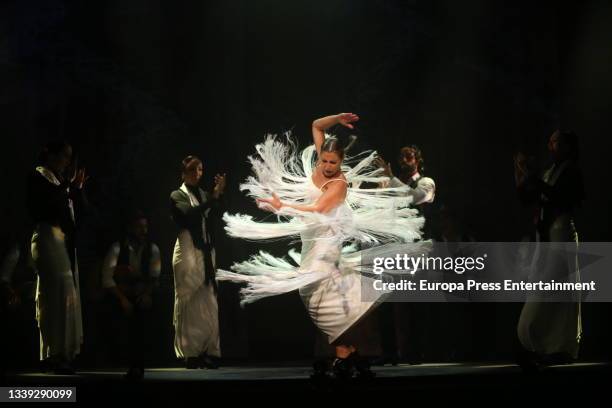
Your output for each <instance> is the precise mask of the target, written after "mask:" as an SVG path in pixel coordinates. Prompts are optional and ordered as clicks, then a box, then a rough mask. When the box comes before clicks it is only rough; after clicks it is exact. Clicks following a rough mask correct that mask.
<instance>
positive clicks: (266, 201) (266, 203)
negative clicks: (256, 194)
mask: <svg viewBox="0 0 612 408" xmlns="http://www.w3.org/2000/svg"><path fill="white" fill-rule="evenodd" d="M257 205H258V206H259V208H261V209H263V210H269V207H272V208H274V209H275V210H280V208H281V207H282V206H283V203H282V202H281V200H280V198H278V196H277V195H276V194H275V193H272V198H258V199H257ZM266 207H268V208H266Z"/></svg>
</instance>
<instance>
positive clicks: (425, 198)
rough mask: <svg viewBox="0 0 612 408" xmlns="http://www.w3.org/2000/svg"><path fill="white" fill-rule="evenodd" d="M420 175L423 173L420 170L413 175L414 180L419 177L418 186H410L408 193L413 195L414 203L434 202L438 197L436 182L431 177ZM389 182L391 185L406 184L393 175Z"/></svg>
mask: <svg viewBox="0 0 612 408" xmlns="http://www.w3.org/2000/svg"><path fill="white" fill-rule="evenodd" d="M419 177H421V175H420V174H419V173H418V172H417V173H415V174H413V175H412V177H411V179H412V180H417V179H418V181H417V186H416V187H415V188H410V191H409V192H408V195H409V196H411V197H412V204H413V205H419V204H425V203H433V201H434V198H435V197H436V183H434V181H433V179H431V178H429V177H421V178H419ZM389 184H390V186H391V187H403V186H406V184H404V183H402V181H401V180H400V179H398V178H397V177H393V178H392V179H391V181H390V183H389Z"/></svg>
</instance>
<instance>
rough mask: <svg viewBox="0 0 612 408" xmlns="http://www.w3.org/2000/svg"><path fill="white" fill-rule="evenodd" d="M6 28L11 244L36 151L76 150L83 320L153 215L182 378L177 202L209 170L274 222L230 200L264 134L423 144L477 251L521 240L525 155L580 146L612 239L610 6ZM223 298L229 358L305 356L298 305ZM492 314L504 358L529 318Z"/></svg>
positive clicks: (46, 13)
mask: <svg viewBox="0 0 612 408" xmlns="http://www.w3.org/2000/svg"><path fill="white" fill-rule="evenodd" d="M0 19H1V23H0V29H1V31H0V60H1V64H0V78H1V79H0V81H1V82H0V104H1V108H2V109H1V112H2V116H1V117H2V125H3V126H2V129H3V131H2V140H3V146H4V148H3V153H4V154H3V160H1V161H0V166H2V174H3V180H4V185H5V190H4V191H5V193H4V194H3V198H2V200H0V202H1V205H2V209H1V211H2V212H1V217H2V232H3V237H2V240H3V244H6V243H7V242H8V241H9V239H10V238H8V237H10V236H12V233H13V232H14V231H19V230H23V229H24V228H27V219H26V214H25V210H24V190H25V188H24V181H25V177H26V174H27V172H28V171H29V170H30V169H31V168H32V166H33V163H34V160H35V158H36V156H37V154H38V152H39V150H40V147H41V146H42V145H43V144H44V143H45V142H46V141H47V140H50V139H54V138H64V139H68V140H70V141H71V142H72V143H73V145H74V147H75V151H76V152H77V153H78V156H79V161H80V163H81V164H82V165H83V166H85V167H86V168H87V170H88V171H89V173H90V174H91V181H90V182H89V186H88V192H89V198H90V201H91V202H92V203H93V205H94V207H95V211H94V212H93V213H90V214H89V215H88V216H87V217H86V218H85V219H84V221H83V223H82V225H81V242H80V244H79V245H80V248H79V249H80V254H81V262H82V270H81V273H82V276H83V277H82V280H83V292H84V298H85V299H86V306H85V307H86V308H87V310H89V311H90V312H89V314H88V315H89V316H91V315H94V314H95V313H94V312H93V311H94V310H95V304H96V302H97V300H98V298H99V272H98V269H99V262H100V258H101V256H103V254H104V252H105V251H106V249H107V247H108V245H109V244H110V242H112V240H113V239H115V238H116V236H117V234H118V231H119V230H120V227H121V225H120V219H121V217H122V215H123V214H125V213H126V212H127V211H128V210H129V209H131V208H134V207H138V208H141V209H143V210H144V211H146V212H147V213H148V214H149V215H150V217H151V237H152V239H153V240H154V241H155V242H157V243H158V244H159V246H160V248H161V251H162V256H163V264H164V270H163V274H164V279H163V281H162V292H163V294H162V303H161V305H162V306H163V307H161V311H160V319H159V321H160V323H159V325H160V331H159V332H160V338H159V344H160V345H159V350H160V351H159V354H158V355H159V356H160V363H162V362H168V361H172V352H171V347H170V344H171V343H170V342H171V340H172V332H171V314H172V310H171V309H172V296H173V295H172V272H171V254H172V248H173V245H174V239H175V231H174V227H173V225H172V222H171V220H170V218H169V211H168V196H169V193H170V192H171V191H172V190H173V189H175V188H177V187H178V185H179V184H180V180H179V179H180V177H179V164H180V161H181V160H182V158H183V157H184V156H186V155H187V154H197V155H199V156H200V157H201V158H202V159H203V161H204V168H205V184H207V185H209V186H210V184H211V181H212V177H213V176H214V174H215V173H217V172H226V173H227V175H228V189H227V202H228V210H229V211H231V212H237V211H240V212H249V213H256V214H259V215H261V216H265V214H263V213H260V212H257V210H256V208H255V206H254V205H253V203H252V202H250V201H249V200H247V199H246V198H245V197H243V196H242V194H241V193H240V192H239V191H238V184H239V183H240V181H241V180H243V179H244V178H245V177H246V176H247V175H248V174H249V171H250V170H249V167H248V165H247V162H246V157H247V155H249V154H252V153H253V152H254V149H253V146H254V144H255V143H257V142H258V141H260V140H262V137H263V135H264V134H266V133H281V132H284V131H286V130H292V132H293V135H294V136H295V137H296V138H297V140H298V141H299V143H300V145H301V146H302V147H304V146H306V145H307V144H308V143H310V123H311V121H312V120H313V119H314V118H316V117H319V116H322V115H326V114H331V113H337V112H341V111H352V112H356V113H358V114H359V115H360V116H361V118H362V120H361V122H360V123H359V126H358V135H359V140H358V144H357V146H356V147H355V150H362V149H376V150H378V151H379V152H380V153H381V154H382V155H383V156H384V157H386V158H388V159H390V160H392V162H393V163H394V164H395V158H396V156H397V152H398V150H399V148H400V147H401V146H403V145H406V144H413V143H414V144H417V145H419V146H420V147H421V149H422V151H423V153H424V156H425V158H426V167H427V169H426V173H427V174H428V175H430V176H431V177H433V178H434V179H435V180H436V183H437V186H438V194H437V203H436V208H442V207H444V208H448V209H451V210H452V211H453V213H454V214H457V215H458V217H459V218H460V220H461V223H462V225H464V227H465V228H466V229H467V230H469V231H470V233H471V234H472V235H473V236H474V237H475V238H476V239H478V240H483V241H484V240H489V241H513V240H518V239H520V237H521V236H522V234H523V233H524V232H525V229H526V227H527V222H528V220H527V217H526V214H525V213H524V211H522V210H521V208H520V206H519V203H518V201H517V198H516V194H515V191H514V188H513V182H514V180H513V165H512V155H513V153H514V152H516V151H518V150H524V151H526V152H528V153H530V154H532V155H534V156H536V157H538V158H540V159H541V160H542V161H543V160H544V158H545V147H546V139H547V138H548V136H549V135H550V134H551V132H552V131H553V130H554V129H555V128H557V127H562V128H567V129H573V130H575V131H576V132H577V133H578V135H579V136H580V138H581V145H582V153H583V161H582V167H583V171H584V176H585V180H586V188H587V193H588V197H587V200H586V201H585V203H584V211H583V212H582V213H581V214H580V216H579V219H578V225H579V228H580V232H581V238H582V240H585V241H608V240H610V235H611V234H610V227H611V222H610V211H609V209H610V205H611V200H610V197H611V195H610V189H609V188H608V187H607V182H606V181H607V178H608V176H609V170H605V169H606V168H607V167H606V166H607V164H608V162H607V160H608V159H609V151H608V150H607V149H606V148H604V146H606V145H608V141H607V139H608V138H609V130H608V129H609V124H608V119H609V116H610V109H609V97H610V96H611V95H612V92H611V91H612V79H611V78H612V77H611V76H610V70H611V69H612V47H610V44H612V30H611V29H610V26H609V21H611V19H612V5H611V4H610V3H609V2H606V1H586V2H583V1H575V2H569V3H563V2H562V3H559V2H553V1H543V2H526V1H525V2H523V1H519V2H504V1H485V0H474V1H468V2H457V1H450V0H440V1H424V0H423V1H421V0H412V1H399V0H398V1H396V0H385V1H382V0H371V1H360V0H359V1H356V0H325V1H320V0H311V1H279V0H258V1H248V0H235V1H185V2H171V1H160V0H131V1H119V0H110V1H87V2H82V1H70V0H19V1H9V2H3V3H2V5H1V6H0ZM396 169H397V167H396ZM218 247H219V248H218V252H219V258H220V263H221V265H222V266H225V267H227V266H229V265H230V264H231V263H232V262H234V261H238V260H241V259H244V258H246V257H247V256H248V255H249V254H250V253H252V252H253V251H255V250H257V249H259V248H260V246H259V245H255V244H252V243H245V242H242V241H236V240H232V239H229V238H226V237H223V238H221V240H220V242H219V244H218ZM266 248H267V249H268V250H270V251H272V252H273V253H276V254H281V253H284V252H285V251H286V249H287V247H286V244H285V243H275V244H272V245H266ZM220 295H221V297H220V304H221V324H222V337H223V340H222V344H223V349H224V353H225V355H226V356H230V357H246V356H249V357H251V358H254V359H257V358H259V359H265V358H277V359H278V358H281V359H290V358H304V357H309V356H311V355H312V351H313V343H314V339H315V329H314V327H313V326H312V324H311V323H310V321H309V320H308V317H307V315H306V312H305V310H304V308H303V306H302V304H301V301H300V299H299V296H298V295H297V294H296V293H292V294H288V295H285V296H279V297H277V298H273V299H267V300H264V301H261V302H259V303H257V304H255V305H252V306H249V307H247V308H246V309H241V308H240V307H239V306H238V294H237V289H236V288H235V287H233V286H227V285H223V286H222V288H221V293H220ZM481 309H483V310H484V309H487V310H489V311H490V310H493V312H491V313H489V314H481V315H482V316H484V317H483V320H482V321H479V322H476V324H475V325H474V328H473V329H471V330H473V332H471V333H470V334H469V336H470V338H471V339H473V342H474V343H475V344H478V350H479V354H478V357H480V358H489V357H490V356H500V355H501V356H504V355H506V354H504V353H507V352H509V349H510V344H511V343H512V340H511V337H512V336H513V335H514V327H515V323H516V319H517V318H518V312H519V311H520V305H518V306H517V305H493V306H491V305H481ZM609 311H610V308H609V305H606V304H602V305H586V306H585V327H586V330H587V331H586V334H585V346H584V348H583V350H584V354H583V355H586V356H587V357H588V356H589V355H591V356H600V355H602V353H603V354H605V353H609V352H608V351H607V350H605V348H604V347H603V345H602V344H603V343H604V342H605V341H607V342H608V343H609V340H610V334H609V328H608V327H607V326H608V325H607V324H606V322H607V316H608V314H607V313H608V312H609ZM88 315H87V312H86V317H87V316H88ZM479 316H480V315H479ZM90 319H91V317H90ZM491 320H493V322H492V321H491ZM440 325H441V326H444V325H445V322H444V320H443V317H442V320H441V321H440ZM88 327H89V328H90V331H89V333H87V332H86V334H85V335H86V339H87V341H88V342H89V343H88V344H89V345H88V347H87V350H89V351H90V352H91V353H93V354H95V348H96V344H95V337H96V336H95V335H93V334H90V333H95V327H92V324H91V323H89V324H88V322H86V329H87V328H88ZM606 339H607V340H606ZM440 347H444V343H443V342H440ZM92 350H93V351H92ZM608 355H609V354H608ZM491 358H493V357H491Z"/></svg>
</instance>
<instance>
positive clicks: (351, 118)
mask: <svg viewBox="0 0 612 408" xmlns="http://www.w3.org/2000/svg"><path fill="white" fill-rule="evenodd" d="M358 120H359V116H357V115H355V114H354V113H339V114H338V123H340V124H341V125H342V126H346V127H347V128H349V129H354V128H355V127H354V126H353V125H351V123H354V122H357V121H358Z"/></svg>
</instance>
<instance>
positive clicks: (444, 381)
mask: <svg viewBox="0 0 612 408" xmlns="http://www.w3.org/2000/svg"><path fill="white" fill-rule="evenodd" d="M373 370H374V372H375V373H376V377H375V378H374V379H371V380H360V379H352V380H350V381H348V382H341V381H338V380H333V379H329V380H328V381H323V382H314V381H312V380H311V379H310V372H311V368H310V367H309V365H308V364H306V363H299V364H295V365H292V366H288V365H283V366H231V367H222V368H220V369H218V370H186V369H183V368H152V369H148V370H147V371H146V373H145V378H144V380H143V381H142V382H139V383H131V382H128V381H126V380H125V379H124V378H123V374H124V371H123V370H119V369H117V370H114V369H112V370H85V369H84V370H79V371H78V372H77V375H76V376H57V375H49V374H45V373H41V372H13V373H8V374H7V376H6V378H5V385H6V386H75V387H76V394H77V399H78V400H79V401H93V400H97V401H100V400H114V399H115V398H122V399H125V398H126V397H128V398H132V397H139V396H143V397H145V398H170V399H171V398H172V396H173V395H177V393H180V395H181V396H190V395H193V396H198V395H200V396H201V395H202V393H203V392H205V393H208V392H225V393H233V392H249V393H251V392H284V391H297V392H310V391H323V392H334V391H339V390H340V391H342V390H347V389H348V390H351V391H357V392H375V393H377V392H394V391H398V392H400V393H403V392H409V393H415V392H416V393H418V392H425V394H427V395H430V394H431V393H433V394H431V395H432V397H436V398H440V397H441V398H444V397H448V396H449V395H474V393H476V394H477V395H484V394H490V393H492V394H493V395H496V394H497V395H500V396H501V395H505V396H507V397H512V396H514V397H516V396H517V395H518V394H516V393H517V392H520V393H523V392H525V391H529V392H532V393H533V392H535V393H537V394H539V395H547V394H548V393H554V394H555V395H556V396H557V397H559V396H560V395H563V394H559V393H560V392H561V393H564V392H574V391H579V393H580V394H582V393H585V392H586V393H588V394H589V395H593V394H594V393H599V392H605V391H606V389H607V388H606V387H609V384H607V383H609V382H610V381H609V380H610V378H612V376H610V374H612V364H609V363H597V362H591V363H576V364H569V365H562V366H551V367H547V368H546V369H544V370H542V371H540V372H538V373H531V374H526V373H523V372H522V371H521V369H520V368H519V367H518V366H516V365H514V364H503V363H500V364H490V363H488V364H478V363H471V364H466V363H463V364H422V365H398V366H395V367H393V366H385V367H374V368H373ZM421 395H424V394H421Z"/></svg>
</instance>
